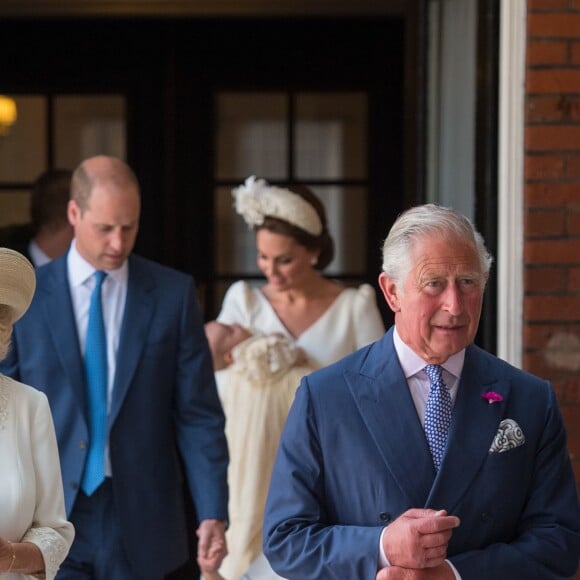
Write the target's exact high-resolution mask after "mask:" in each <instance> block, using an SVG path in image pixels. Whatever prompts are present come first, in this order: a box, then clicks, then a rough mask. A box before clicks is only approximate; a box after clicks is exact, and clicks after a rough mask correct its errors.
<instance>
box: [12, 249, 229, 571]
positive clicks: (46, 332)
mask: <svg viewBox="0 0 580 580" xmlns="http://www.w3.org/2000/svg"><path fill="white" fill-rule="evenodd" d="M1 370H2V371H3V372H4V373H5V374H7V375H10V376H12V377H14V378H16V379H18V380H20V381H22V382H24V383H27V384H29V385H32V386H34V387H36V388H38V389H40V390H41V391H43V392H45V393H46V395H47V396H48V399H49V401H50V405H51V409H52V413H53V416H54V423H55V428H56V433H57V438H58V446H59V451H60V459H61V467H62V476H63V483H64V491H65V501H66V508H67V512H68V513H69V514H70V512H71V509H72V507H73V505H74V502H75V498H76V496H77V492H78V490H79V484H80V481H81V476H82V473H83V468H84V464H85V459H86V456H87V440H88V425H87V416H86V394H85V393H86V387H85V379H84V371H83V362H82V357H81V352H80V347H79V341H78V337H77V329H76V322H75V316H74V313H73V307H72V302H71V296H70V290H69V283H68V279H67V266H66V256H64V257H62V258H59V259H57V260H55V261H53V262H51V263H49V264H47V265H46V266H43V267H41V268H39V269H38V270H37V289H36V293H35V296H34V299H33V301H32V304H31V306H30V309H29V310H28V312H27V313H26V314H25V316H24V317H23V318H22V319H21V320H20V321H18V323H17V324H16V325H15V329H14V335H13V347H12V351H11V353H10V354H9V356H8V357H7V358H6V360H5V361H3V362H2V365H1ZM108 431H109V453H110V459H111V466H112V474H113V477H112V482H113V494H114V497H115V501H116V505H117V507H118V510H119V515H120V526H121V533H122V537H123V538H124V541H125V542H126V548H127V553H128V556H129V560H130V561H131V563H132V564H133V566H135V569H136V570H137V571H138V572H139V573H140V574H141V575H142V576H143V577H155V576H162V575H163V574H164V573H167V572H169V571H171V570H172V569H174V568H176V567H178V566H179V565H180V564H182V563H183V562H184V561H185V560H186V559H187V557H188V547H187V531H186V518H185V509H184V495H183V486H184V477H185V478H186V480H187V484H188V486H189V490H190V492H191V496H192V499H193V503H194V506H195V509H196V512H197V515H198V517H199V519H200V520H201V519H206V518H217V519H220V520H227V501H228V498H227V476H226V472H227V462H228V454H227V446H226V440H225V436H224V416H223V412H222V408H221V405H220V403H219V399H218V396H217V390H216V387H215V382H214V375H213V369H212V362H211V356H210V354H209V349H208V345H207V341H206V338H205V334H204V331H203V323H202V319H201V316H200V312H199V308H198V305H197V299H196V295H195V286H194V281H193V278H191V276H187V275H185V274H183V273H180V272H177V271H176V270H173V269H170V268H166V267H164V266H161V265H159V264H156V263H154V262H150V261H148V260H145V259H144V258H141V257H138V256H135V255H133V256H131V257H130V258H129V278H128V288H127V299H126V306H125V312H124V316H123V321H122V326H121V334H120V341H119V350H118V353H117V363H116V373H115V380H114V385H113V391H112V403H111V408H110V414H109V425H108ZM180 458H181V459H180ZM184 472H185V473H184Z"/></svg>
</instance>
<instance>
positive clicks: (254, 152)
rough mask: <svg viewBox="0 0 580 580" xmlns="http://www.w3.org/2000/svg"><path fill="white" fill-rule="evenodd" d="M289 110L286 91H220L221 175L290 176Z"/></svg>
mask: <svg viewBox="0 0 580 580" xmlns="http://www.w3.org/2000/svg"><path fill="white" fill-rule="evenodd" d="M286 112H287V100H286V97H285V95H283V94H279V93H251V94H248V93H221V94H219V95H218V96H217V167H216V174H217V175H216V176H217V179H232V180H234V179H235V180H240V181H241V180H243V179H244V178H246V177H248V176H249V175H257V176H259V177H265V178H267V179H284V178H286V176H287V174H288V172H287V167H286V157H287V135H286V133H287V129H286Z"/></svg>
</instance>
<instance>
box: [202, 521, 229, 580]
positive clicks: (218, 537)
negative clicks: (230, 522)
mask: <svg viewBox="0 0 580 580" xmlns="http://www.w3.org/2000/svg"><path fill="white" fill-rule="evenodd" d="M196 534H197V537H198V543H197V563H198V564H199V567H200V568H201V569H202V570H207V571H213V572H215V571H217V569H218V568H219V567H220V566H221V563H222V560H223V559H224V558H225V557H226V554H227V553H228V549H227V546H226V523H225V522H222V521H221V520H202V522H201V523H200V524H199V528H197V532H196Z"/></svg>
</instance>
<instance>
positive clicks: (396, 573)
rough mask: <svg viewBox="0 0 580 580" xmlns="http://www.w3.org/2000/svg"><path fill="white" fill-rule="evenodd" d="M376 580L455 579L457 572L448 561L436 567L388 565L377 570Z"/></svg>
mask: <svg viewBox="0 0 580 580" xmlns="http://www.w3.org/2000/svg"><path fill="white" fill-rule="evenodd" d="M376 580H455V574H454V573H453V570H452V569H451V566H449V565H448V564H447V563H446V562H444V563H443V564H440V565H439V566H437V567H436V568H420V569H417V568H400V567H399V566H387V567H386V568H383V569H382V570H379V571H378V572H377V577H376Z"/></svg>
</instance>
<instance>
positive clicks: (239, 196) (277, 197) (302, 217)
mask: <svg viewBox="0 0 580 580" xmlns="http://www.w3.org/2000/svg"><path fill="white" fill-rule="evenodd" d="M232 196H233V197H234V199H235V203H234V206H235V208H236V211H237V212H238V213H239V214H240V215H241V216H242V217H243V218H244V220H245V221H246V223H247V224H248V225H249V226H250V227H253V226H259V225H262V224H263V223H264V218H265V217H266V216H269V217H274V218H278V219H281V220H284V221H285V222H288V223H289V224H292V225H293V226H296V227H298V228H300V229H302V230H304V231H305V232H308V233H309V234H311V235H313V236H319V235H320V234H321V233H322V222H321V221H320V217H319V215H318V214H317V213H316V210H315V209H314V207H312V206H311V205H310V204H309V203H308V202H307V201H306V200H305V199H304V198H302V197H300V196H299V195H297V194H296V193H292V192H291V191H290V190H289V189H282V188H280V187H275V186H270V185H268V184H267V183H266V181H264V180H263V179H256V177H255V176H254V175H252V176H251V177H248V178H247V179H246V181H245V183H244V185H240V186H239V187H236V188H235V189H234V190H233V191H232Z"/></svg>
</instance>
